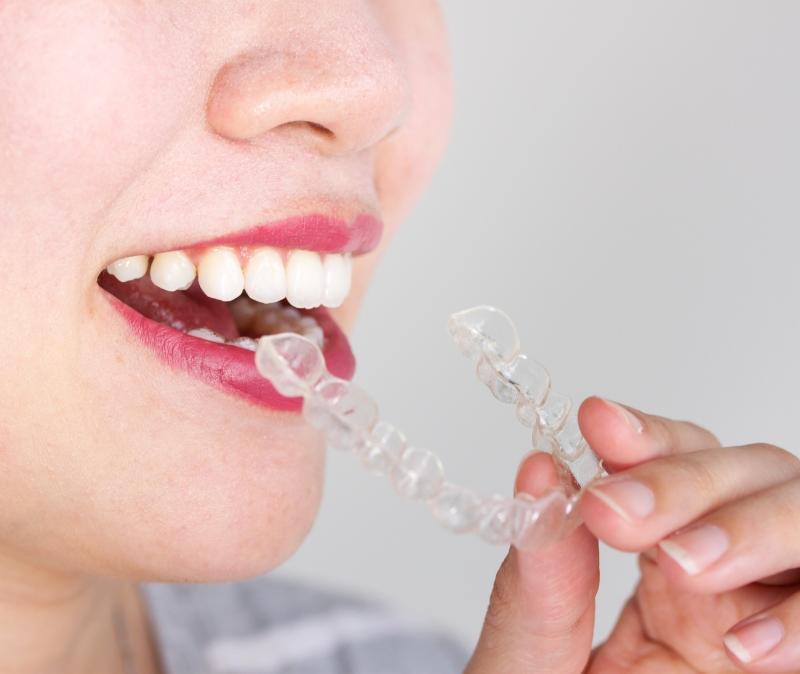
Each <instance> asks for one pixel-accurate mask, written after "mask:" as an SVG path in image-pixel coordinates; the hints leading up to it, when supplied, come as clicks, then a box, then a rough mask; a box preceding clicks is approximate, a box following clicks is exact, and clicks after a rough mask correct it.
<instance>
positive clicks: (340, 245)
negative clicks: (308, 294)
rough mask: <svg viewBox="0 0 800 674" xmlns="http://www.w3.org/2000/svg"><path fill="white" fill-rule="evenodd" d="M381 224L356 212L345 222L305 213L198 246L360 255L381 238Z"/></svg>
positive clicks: (340, 219) (322, 214) (195, 246)
mask: <svg viewBox="0 0 800 674" xmlns="http://www.w3.org/2000/svg"><path fill="white" fill-rule="evenodd" d="M382 232H383V223H382V222H381V221H380V220H379V219H378V218H377V217H375V216H374V215H371V214H369V213H360V214H359V215H357V216H356V217H354V218H352V219H350V220H346V219H344V218H340V217H333V216H330V215H326V214H324V213H306V214H303V215H296V216H293V217H289V218H284V219H282V220H274V221H271V222H263V223H260V224H257V225H255V226H253V227H249V228H247V229H243V230H240V231H238V232H233V233H230V234H224V235H222V236H219V237H216V238H213V239H210V240H208V241H205V242H203V243H200V244H193V246H192V247H193V248H197V247H199V246H275V247H277V248H301V249H303V250H314V251H318V252H320V253H352V254H354V255H361V254H363V253H368V252H369V251H371V250H373V249H374V248H375V247H376V246H377V245H378V243H379V242H380V239H381V234H382Z"/></svg>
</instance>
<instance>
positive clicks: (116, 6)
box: [0, 0, 451, 674]
mask: <svg viewBox="0 0 800 674" xmlns="http://www.w3.org/2000/svg"><path fill="white" fill-rule="evenodd" d="M0 25H2V26H3V27H4V28H8V29H6V30H2V31H0V64H2V65H0V156H1V157H2V160H0V203H2V205H3V207H2V209H0V250H3V251H5V252H4V253H3V254H2V262H3V264H4V265H5V267H4V275H3V278H4V281H3V283H2V284H0V307H2V308H3V312H4V316H3V320H2V322H0V323H2V327H0V346H1V347H2V351H3V353H5V354H13V358H5V359H3V363H2V365H0V401H2V409H3V413H2V423H0V672H7V671H13V672H15V674H19V673H23V672H42V671H58V672H64V673H69V672H81V673H83V674H85V673H86V672H95V671H103V672H115V671H118V670H119V669H120V663H119V658H118V654H117V650H116V642H115V639H114V633H113V630H112V629H111V625H112V615H113V613H114V612H115V611H117V612H120V613H121V614H123V616H124V617H126V619H127V621H128V623H129V627H130V631H131V632H132V633H133V634H134V638H135V641H136V648H137V651H138V652H139V662H138V665H139V667H138V671H139V672H146V671H151V670H154V669H155V663H154V658H153V657H152V649H151V648H150V647H149V645H148V638H147V630H146V624H144V623H146V621H145V620H144V619H143V615H142V604H141V601H140V600H139V598H138V595H137V593H136V592H135V591H132V589H135V585H134V583H135V582H137V581H141V580H156V579H158V580H165V581H196V582H209V581H220V580H233V579H240V578H246V577H250V576H253V575H256V574H260V573H264V572H265V571H268V570H270V569H272V568H274V567H276V566H278V565H279V564H280V563H281V562H282V561H284V560H285V559H286V558H287V557H289V556H290V555H291V554H292V553H293V552H294V551H295V549H296V548H297V546H298V545H299V544H300V543H301V541H302V540H303V538H304V537H305V535H306V534H307V532H308V530H309V528H310V527H311V525H312V523H313V520H314V517H315V515H316V512H317V508H318V504H319V500H320V492H321V487H322V478H323V467H324V454H323V451H322V445H321V442H320V438H319V437H318V436H317V435H316V434H315V433H312V432H311V431H310V430H308V429H306V428H305V427H304V426H303V425H302V424H301V420H300V419H299V418H298V417H297V416H294V415H286V414H279V413H270V412H268V411H265V410H264V409H262V408H257V407H255V406H252V405H250V404H249V403H247V402H245V401H243V400H241V399H239V398H235V397H233V396H231V395H228V394H226V393H223V392H221V391H219V390H217V389H214V388H211V387H209V386H207V385H205V384H203V383H201V382H199V381H198V380H196V379H193V378H191V377H190V376H188V375H186V374H184V373H180V372H175V371H172V370H169V369H168V368H166V367H165V366H164V365H163V364H162V363H161V362H159V361H158V360H157V359H156V358H155V357H154V356H153V354H151V353H150V352H149V351H147V350H146V349H144V348H143V347H142V346H141V345H139V344H138V343H137V342H136V341H134V340H133V339H132V338H131V336H130V334H129V332H128V330H127V327H126V326H125V324H124V323H123V322H122V321H121V319H120V317H119V316H118V315H117V314H116V312H115V311H113V310H112V309H111V308H110V306H109V304H108V302H107V300H106V299H105V298H104V297H103V294H102V291H101V290H100V289H99V288H98V286H97V284H96V278H97V275H98V273H99V272H100V271H101V270H102V269H103V268H104V267H105V266H106V265H107V264H108V263H109V262H111V261H113V260H115V259H117V258H119V257H122V256H125V255H131V254H136V253H141V252H158V251H164V250H170V249H172V248H174V247H176V246H185V245H189V244H191V243H195V242H201V241H204V240H207V239H210V238H214V237H217V236H220V235H223V234H226V233H230V232H233V231H237V230H240V229H244V228H247V227H251V226H253V225H255V224H257V223H259V222H264V221H268V220H272V219H278V218H281V217H285V216H288V215H295V214H299V213H306V212H316V211H325V212H330V213H331V214H333V215H339V214H340V212H341V214H342V215H345V216H352V215H353V213H351V212H350V211H351V210H367V211H373V212H377V213H379V214H380V215H381V216H382V218H383V220H384V222H385V225H386V232H385V238H384V244H383V245H385V244H386V242H388V240H389V238H390V237H391V234H392V232H393V231H394V230H395V228H396V227H397V225H398V224H399V222H400V220H401V219H402V218H403V216H404V215H405V213H406V212H407V211H408V209H409V208H410V207H411V205H412V204H413V203H414V201H415V200H416V198H417V196H418V194H419V192H420V191H421V189H422V188H423V186H424V185H425V183H426V182H427V180H428V178H429V175H430V173H431V172H432V170H433V167H434V165H435V163H436V161H437V159H438V156H439V154H440V152H441V149H442V146H443V143H444V139H445V138H446V135H447V128H448V125H449V117H450V107H451V94H450V79H449V69H448V62H447V55H446V47H445V39H444V32H443V26H442V22H441V18H440V16H439V12H438V8H437V6H436V4H435V3H434V2H432V0H373V1H370V2H367V1H364V0H326V2H324V3H317V4H315V7H314V11H313V12H309V11H308V3H306V2H301V1H299V0H297V1H288V0H281V1H271V2H264V1H260V2H245V1H243V0H226V1H225V2H218V1H216V0H214V1H212V0H208V1H204V2H200V1H198V0H168V1H167V0H122V1H118V0H114V1H111V0H52V1H48V0H41V1H40V0H37V1H36V2H30V1H29V0H7V1H6V2H2V3H0ZM379 255H380V250H378V251H377V252H375V253H373V254H370V255H369V256H366V257H364V258H362V259H359V260H358V262H357V264H356V270H355V277H354V290H353V292H352V294H351V297H350V299H349V301H348V304H347V306H346V307H344V308H343V309H342V310H341V311H340V312H338V313H339V315H338V319H339V321H340V323H341V324H342V325H343V326H344V327H345V328H349V327H350V326H351V325H352V322H353V320H354V318H355V314H356V311H357V309H358V306H359V305H360V302H361V298H362V296H363V293H364V291H365V290H366V287H367V284H368V281H369V277H370V274H371V271H372V268H373V266H374V264H375V261H376V260H377V258H378V257H379ZM254 438H257V439H258V440H257V441H254ZM120 532H125V535H124V536H121V535H120ZM28 646H30V647H28ZM34 646H35V647H34Z"/></svg>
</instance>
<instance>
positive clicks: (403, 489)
mask: <svg viewBox="0 0 800 674" xmlns="http://www.w3.org/2000/svg"><path fill="white" fill-rule="evenodd" d="M448 327H449V331H450V334H451V336H452V337H453V340H454V341H455V343H456V345H457V346H458V348H459V350H460V351H461V352H462V353H463V354H464V355H465V356H467V357H468V358H469V359H470V360H471V361H472V362H473V363H474V364H475V369H476V372H477V375H478V378H479V379H480V380H481V381H482V382H483V383H484V384H485V385H486V386H487V387H488V388H489V390H490V391H491V392H492V394H493V395H494V397H495V398H497V400H499V401H500V402H502V403H506V404H509V405H514V406H515V408H516V417H517V419H518V421H519V422H520V423H522V424H523V425H525V426H527V427H529V428H531V429H532V447H533V449H535V450H540V451H546V452H549V453H550V454H552V456H553V458H554V459H555V464H556V467H557V468H558V469H559V477H560V483H559V485H558V487H554V488H553V489H551V490H549V491H548V492H546V493H545V494H543V495H541V496H539V497H537V498H533V497H532V496H529V495H527V494H524V493H520V494H518V495H517V496H515V497H513V498H512V497H508V496H501V495H497V494H494V495H490V496H481V495H479V494H478V493H476V492H473V491H472V490H470V489H466V488H464V487H461V486H458V485H456V484H453V483H451V482H448V481H447V480H446V479H445V475H444V467H443V465H442V462H441V460H440V459H439V457H438V456H437V455H436V454H434V453H433V452H431V451H430V450H427V449H421V448H419V447H416V446H414V445H411V444H409V443H408V442H407V441H406V438H405V436H404V435H403V433H402V432H401V431H400V430H398V429H397V428H395V427H394V426H393V425H391V424H389V423H387V422H386V421H382V420H380V419H379V415H378V406H377V405H376V403H375V402H374V401H373V400H372V398H371V397H370V396H369V395H367V393H366V392H364V391H363V390H362V389H361V388H359V387H358V386H357V385H355V384H353V383H351V382H349V381H346V380H344V379H339V378H337V377H334V376H333V375H331V374H330V373H329V372H328V371H327V369H326V367H325V358H324V356H323V354H322V352H321V351H320V349H319V347H318V346H317V345H316V344H315V343H314V342H312V341H310V340H309V339H307V338H305V337H302V336H300V335H298V334H295V333H282V334H278V335H268V336H265V337H262V338H261V339H259V343H258V348H257V350H256V366H257V368H258V371H259V372H260V373H261V375H262V376H264V377H266V378H267V379H269V380H270V382H271V383H272V385H273V386H274V387H275V389H276V390H277V391H278V392H279V393H281V394H282V395H284V396H287V397H302V398H303V415H304V417H305V419H306V420H307V422H308V423H309V424H310V425H311V426H313V427H314V428H316V429H318V430H320V431H322V432H323V433H324V434H325V436H326V440H327V443H328V445H329V446H330V447H335V448H338V449H343V450H349V451H352V452H353V453H354V454H355V455H356V456H357V457H359V458H360V459H361V461H362V462H363V464H364V466H365V467H366V468H367V469H368V470H369V471H370V472H372V473H374V474H376V475H385V476H387V477H388V478H389V480H390V481H391V482H392V484H393V485H394V488H395V489H396V491H397V492H398V493H400V494H401V495H402V496H405V497H407V498H410V499H413V500H416V501H421V502H423V503H425V504H426V505H427V506H428V507H429V509H430V511H431V514H432V515H433V517H434V518H435V519H436V520H437V521H438V522H440V523H441V524H442V525H443V526H445V527H446V528H447V529H450V530H451V531H453V532H456V533H467V532H477V533H478V535H479V536H480V537H481V538H483V539H484V540H486V541H488V542H490V543H497V544H503V545H509V544H511V545H514V546H516V547H517V548H519V549H522V550H537V549H541V548H544V547H546V546H547V545H549V544H550V543H553V542H555V541H557V540H559V539H561V538H563V537H564V536H566V535H567V534H568V533H570V532H571V531H572V530H573V529H574V528H575V527H576V526H577V525H578V524H579V520H578V517H577V514H576V508H575V504H576V503H577V501H578V499H579V497H580V495H581V493H582V488H583V487H584V486H585V485H586V484H587V483H588V482H590V481H591V480H593V479H594V478H596V477H599V476H601V475H604V474H605V471H604V470H603V466H602V463H601V462H600V461H599V460H598V458H597V457H596V456H595V454H594V453H593V452H592V450H591V449H590V448H589V446H588V444H587V442H586V440H585V439H584V438H583V436H582V435H581V432H580V429H579V428H578V419H577V410H576V409H574V408H573V404H572V401H571V400H570V398H568V397H567V396H565V395H562V394H561V393H558V392H556V391H554V390H552V389H551V388H550V375H549V374H548V372H547V370H545V368H544V367H542V365H540V364H539V363H537V362H536V361H534V360H531V359H530V358H528V357H527V356H526V355H524V354H522V353H520V344H519V337H518V335H517V330H516V328H515V327H514V324H513V323H512V322H511V319H510V318H509V317H508V316H507V315H506V314H505V313H503V312H502V311H500V310H499V309H496V308H494V307H490V306H480V307H475V308H472V309H467V310H465V311H460V312H458V313H456V314H453V315H452V316H451V317H450V321H449V324H448Z"/></svg>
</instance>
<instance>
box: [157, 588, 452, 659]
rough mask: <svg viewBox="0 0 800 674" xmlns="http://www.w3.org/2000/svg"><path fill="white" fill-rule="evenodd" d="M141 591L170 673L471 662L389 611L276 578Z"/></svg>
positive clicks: (440, 636)
mask: <svg viewBox="0 0 800 674" xmlns="http://www.w3.org/2000/svg"><path fill="white" fill-rule="evenodd" d="M143 592H144V596H145V599H146V601H147V603H148V606H149V609H150V615H151V619H152V622H153V627H154V630H155V636H156V640H157V643H158V646H159V649H160V653H161V658H162V664H163V667H164V670H165V674H461V672H463V671H464V666H465V665H466V662H467V659H468V654H467V651H466V650H465V649H464V647H463V646H462V645H461V644H459V643H458V642H457V641H455V640H454V639H452V638H451V637H449V636H447V635H446V634H444V633H442V632H440V631H438V630H435V629H432V628H431V627H430V626H427V625H425V624H423V623H421V622H419V621H415V620H411V619H409V618H407V617H404V616H402V615H400V614H398V613H396V612H393V611H390V610H388V609H387V608H386V607H384V606H382V605H381V604H378V603H376V602H371V601H366V600H363V599H359V598H355V597H351V596H347V595H344V594H339V593H336V592H331V591H325V590H321V589H317V588H313V587H309V586H306V585H301V584H299V583H294V582H290V581H287V580H283V579H276V578H275V577H273V576H268V577H260V578H256V579H253V580H248V581H243V582H236V583H221V584H213V585H180V584H162V583H151V584H146V585H144V586H143Z"/></svg>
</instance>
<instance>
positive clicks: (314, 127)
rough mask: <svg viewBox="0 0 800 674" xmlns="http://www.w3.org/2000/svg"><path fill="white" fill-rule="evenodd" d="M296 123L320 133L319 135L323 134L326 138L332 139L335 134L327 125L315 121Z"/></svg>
mask: <svg viewBox="0 0 800 674" xmlns="http://www.w3.org/2000/svg"><path fill="white" fill-rule="evenodd" d="M297 124H301V125H305V126H307V127H308V128H309V129H311V131H314V132H315V133H318V134H320V135H321V136H325V137H326V138H331V139H333V138H334V137H335V136H336V134H335V133H334V132H333V131H331V130H330V129H329V128H328V127H327V126H323V125H322V124H317V123H316V122H297Z"/></svg>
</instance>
